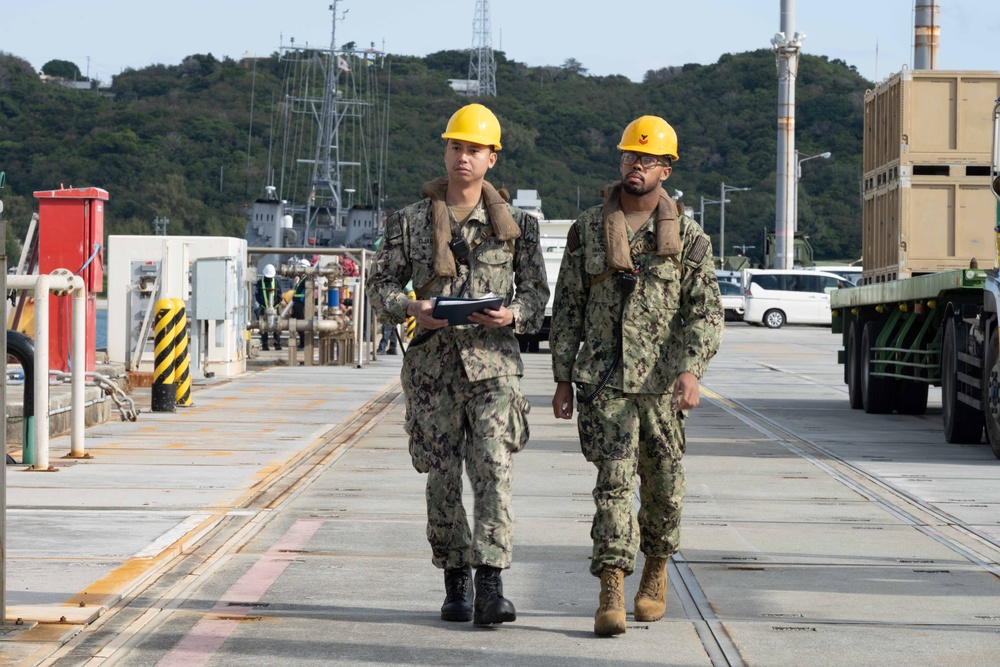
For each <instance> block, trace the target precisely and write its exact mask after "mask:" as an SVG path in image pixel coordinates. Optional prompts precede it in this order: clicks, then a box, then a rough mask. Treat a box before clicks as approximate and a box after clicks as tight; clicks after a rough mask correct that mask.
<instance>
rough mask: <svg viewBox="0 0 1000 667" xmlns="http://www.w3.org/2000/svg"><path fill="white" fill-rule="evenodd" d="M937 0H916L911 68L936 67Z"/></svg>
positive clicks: (938, 9) (939, 10) (939, 22)
mask: <svg viewBox="0 0 1000 667" xmlns="http://www.w3.org/2000/svg"><path fill="white" fill-rule="evenodd" d="M940 14H941V8H940V7H938V5H937V0H916V9H915V11H914V19H913V69H937V59H938V41H939V37H940V36H941V21H940V18H941V17H940Z"/></svg>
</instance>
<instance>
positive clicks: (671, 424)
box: [577, 385, 685, 576]
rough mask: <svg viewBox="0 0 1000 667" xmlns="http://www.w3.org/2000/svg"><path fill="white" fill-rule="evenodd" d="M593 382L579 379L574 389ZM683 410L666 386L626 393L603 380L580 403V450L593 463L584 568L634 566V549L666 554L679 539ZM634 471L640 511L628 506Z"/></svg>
mask: <svg viewBox="0 0 1000 667" xmlns="http://www.w3.org/2000/svg"><path fill="white" fill-rule="evenodd" d="M593 389H594V387H593V386H588V385H581V386H580V387H579V390H578V396H586V395H588V394H589V393H590V392H591V391H593ZM683 419H684V417H683V416H682V415H680V414H678V413H676V412H674V411H673V409H672V407H671V405H670V395H669V394H663V395H661V394H625V393H623V392H622V391H621V390H618V389H611V388H610V387H605V388H604V390H603V391H601V393H600V394H598V396H597V398H595V399H594V401H593V402H592V403H581V404H580V406H579V419H578V422H577V426H578V428H579V431H580V446H581V449H582V450H583V454H584V456H586V457H587V460H588V461H591V462H592V463H593V464H594V465H595V466H597V483H596V485H595V486H594V503H595V504H596V505H597V511H596V513H595V514H594V522H593V524H592V526H591V529H590V537H591V539H593V542H594V550H593V554H592V556H591V563H590V571H591V573H592V574H594V575H595V576H600V574H601V570H603V569H604V567H605V566H610V567H616V568H621V569H622V570H624V571H625V573H626V574H631V573H632V571H633V570H635V556H636V551H637V550H640V549H641V550H642V552H643V553H644V554H646V555H647V556H656V557H660V558H665V557H667V556H670V555H671V554H673V553H674V552H675V551H677V549H678V547H679V546H680V526H681V509H682V504H683V500H684V488H685V487H684V467H683V466H682V465H681V457H682V456H683V455H684V448H685V441H684V422H683ZM636 474H638V476H639V511H638V516H637V515H636V512H635V509H634V501H633V496H634V493H635V478H636Z"/></svg>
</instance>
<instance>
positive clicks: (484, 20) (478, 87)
mask: <svg viewBox="0 0 1000 667" xmlns="http://www.w3.org/2000/svg"><path fill="white" fill-rule="evenodd" d="M496 74H497V65H496V63H495V62H494V61H493V45H492V43H491V41H490V2H489V0H476V16H475V18H474V19H473V21H472V49H471V50H470V51H469V80H470V85H469V95H478V96H480V97H485V96H487V95H489V96H492V97H496V96H497V77H496ZM471 82H475V83H471Z"/></svg>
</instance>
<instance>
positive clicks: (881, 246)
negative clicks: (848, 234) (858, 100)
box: [862, 70, 1000, 283]
mask: <svg viewBox="0 0 1000 667" xmlns="http://www.w3.org/2000/svg"><path fill="white" fill-rule="evenodd" d="M997 97H1000V72H973V71H943V70H903V71H902V72H899V73H898V74H896V75H894V76H892V77H890V78H889V79H887V80H886V81H885V82H883V83H881V84H879V85H878V86H877V87H876V88H875V90H869V91H868V92H867V93H866V95H865V121H864V122H865V125H864V156H863V165H864V183H863V186H864V187H863V196H864V201H863V205H862V227H863V231H862V234H863V239H864V241H863V243H864V247H863V253H862V261H863V265H864V277H863V280H864V282H865V283H872V282H884V281H887V280H894V279H897V278H907V277H910V276H913V275H920V274H925V273H934V272H937V271H946V270H950V269H957V268H964V267H967V266H968V265H969V262H970V261H971V260H972V259H973V258H975V259H976V260H977V261H978V262H980V263H981V265H983V266H986V265H992V263H993V253H994V237H995V232H994V230H993V226H994V224H995V220H996V200H995V199H994V198H993V196H992V194H991V193H990V189H989V183H990V176H989V175H990V150H991V145H992V138H993V123H992V114H993V104H994V100H995V99H996V98H997Z"/></svg>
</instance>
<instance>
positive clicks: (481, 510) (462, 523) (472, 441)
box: [401, 354, 529, 569]
mask: <svg viewBox="0 0 1000 667" xmlns="http://www.w3.org/2000/svg"><path fill="white" fill-rule="evenodd" d="M449 356H450V355H449ZM401 377H402V383H403V391H404V393H405V394H406V432H407V433H408V434H409V436H410V458H411V460H412V462H413V467H414V468H416V469H417V470H418V471H419V472H423V473H427V485H426V488H425V495H426V499H427V541H428V542H430V545H431V552H432V557H431V560H432V562H433V563H434V565H435V566H437V567H439V568H457V567H464V566H465V565H467V564H468V565H472V566H473V567H476V566H479V565H491V566H493V567H498V568H501V569H504V568H508V567H510V563H511V560H512V557H513V551H514V515H513V513H512V511H511V506H510V505H511V481H512V468H511V463H512V462H511V455H512V454H513V453H514V452H517V451H519V450H521V449H522V448H523V447H524V444H525V443H526V442H527V439H528V425H527V413H528V410H529V405H528V402H527V400H526V399H525V398H524V396H523V395H522V394H521V388H520V387H521V384H520V378H519V377H517V376H505V377H499V378H493V379H490V380H482V381H479V382H469V381H468V380H467V379H466V377H465V373H464V371H463V370H462V365H461V361H460V360H459V359H458V356H457V354H456V355H455V358H454V359H443V360H442V359H434V362H433V364H428V363H427V360H426V359H421V360H419V361H416V362H413V363H411V360H410V356H409V355H407V357H406V358H405V359H404V362H403V372H402V376H401ZM463 464H464V466H465V470H466V472H467V473H468V475H469V482H470V484H471V488H472V495H473V529H472V530H471V531H470V529H469V522H468V519H467V517H466V513H465V507H464V506H463V504H462V483H463V482H462V467H463Z"/></svg>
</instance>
